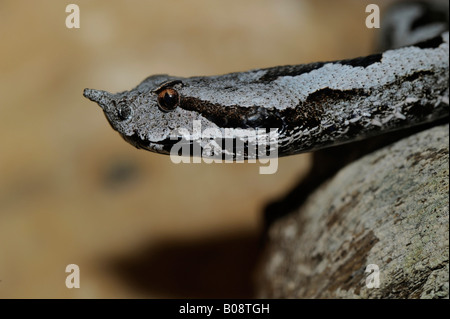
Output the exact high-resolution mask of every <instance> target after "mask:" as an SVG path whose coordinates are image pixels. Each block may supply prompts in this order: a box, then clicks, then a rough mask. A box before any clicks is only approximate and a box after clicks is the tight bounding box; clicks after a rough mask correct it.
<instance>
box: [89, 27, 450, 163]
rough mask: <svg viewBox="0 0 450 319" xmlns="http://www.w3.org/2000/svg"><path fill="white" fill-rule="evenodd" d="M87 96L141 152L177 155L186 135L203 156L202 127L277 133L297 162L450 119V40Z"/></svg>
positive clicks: (153, 80)
mask: <svg viewBox="0 0 450 319" xmlns="http://www.w3.org/2000/svg"><path fill="white" fill-rule="evenodd" d="M84 96H85V97H87V98H88V99H90V100H91V101H94V102H97V103H98V104H99V105H100V107H101V108H102V109H103V111H104V113H105V115H106V118H107V119H108V121H109V123H110V124H111V126H112V127H113V128H114V130H116V131H117V132H119V133H120V135H121V136H122V137H123V138H124V139H125V140H126V141H128V142H129V143H131V144H132V145H134V146H136V147H137V148H141V149H145V150H149V151H152V152H157V153H163V154H169V153H170V150H171V148H172V147H173V145H174V143H176V142H177V141H180V139H181V133H180V132H181V131H182V130H184V133H183V134H184V135H186V134H187V135H188V136H187V138H186V139H187V140H188V141H189V143H198V144H199V145H201V146H202V147H205V143H206V144H207V143H208V141H205V139H202V136H200V135H199V134H196V133H195V132H194V131H195V122H197V123H199V124H201V128H202V129H210V131H211V132H218V133H217V136H214V134H213V135H212V136H211V135H210V136H211V137H212V138H214V137H217V138H218V139H219V140H221V139H224V136H226V134H225V133H224V130H226V129H230V130H235V131H239V132H241V133H242V135H243V136H245V135H246V134H247V133H248V135H250V134H251V131H255V130H258V132H263V134H266V135H268V134H269V129H275V130H276V133H277V135H276V136H277V139H276V140H270V143H276V147H277V148H278V156H287V155H293V154H298V153H302V152H306V151H312V150H319V149H323V148H326V147H329V146H334V145H338V144H343V143H348V142H354V141H357V140H361V139H365V138H368V137H371V136H376V135H380V134H384V133H386V132H390V131H394V130H400V129H405V128H409V127H412V126H415V125H419V124H423V123H427V122H432V121H436V120H439V119H442V118H446V117H448V115H449V34H448V31H442V30H441V31H440V32H439V33H438V34H437V35H436V34H435V35H434V36H433V37H431V38H427V39H425V40H423V39H422V41H419V42H418V43H416V44H412V45H406V46H403V47H400V48H396V49H387V50H385V51H383V52H381V53H376V54H372V55H369V56H365V57H358V58H353V59H346V60H339V61H332V62H316V63H310V64H301V65H288V66H279V67H272V68H266V69H256V70H251V71H247V72H237V73H230V74H225V75H219V76H196V77H189V78H183V77H175V76H169V75H153V76H150V77H148V78H146V79H145V80H144V81H143V82H142V83H140V84H139V85H138V86H137V87H135V88H134V89H132V90H130V91H124V92H120V93H117V94H112V93H108V92H106V91H102V90H93V89H85V90H84ZM186 132H188V133H186ZM234 138H241V137H239V136H238V137H236V136H234ZM249 143H251V141H249ZM219 144H220V143H219ZM271 146H272V145H271ZM216 151H217V150H216ZM219 152H220V150H219ZM231 152H234V151H231ZM234 155H236V154H234Z"/></svg>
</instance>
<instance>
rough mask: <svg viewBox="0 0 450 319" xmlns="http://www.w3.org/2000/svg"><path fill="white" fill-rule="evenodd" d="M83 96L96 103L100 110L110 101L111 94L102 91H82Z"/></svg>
mask: <svg viewBox="0 0 450 319" xmlns="http://www.w3.org/2000/svg"><path fill="white" fill-rule="evenodd" d="M83 96H84V97H85V98H88V99H89V100H91V101H92V102H96V103H97V104H98V105H100V107H101V108H102V109H104V108H105V107H106V106H107V105H108V104H109V103H110V102H111V101H112V94H111V93H109V92H106V91H102V90H94V89H84V91H83Z"/></svg>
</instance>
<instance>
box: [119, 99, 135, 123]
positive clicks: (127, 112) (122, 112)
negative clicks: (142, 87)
mask: <svg viewBox="0 0 450 319" xmlns="http://www.w3.org/2000/svg"><path fill="white" fill-rule="evenodd" d="M117 115H118V116H119V119H120V120H121V121H125V120H128V119H129V118H131V115H132V111H131V107H130V106H129V105H128V104H126V103H119V105H118V107H117Z"/></svg>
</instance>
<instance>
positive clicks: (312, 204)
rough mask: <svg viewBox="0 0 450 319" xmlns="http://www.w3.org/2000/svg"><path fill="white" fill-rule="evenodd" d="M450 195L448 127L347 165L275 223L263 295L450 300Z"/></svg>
mask: <svg viewBox="0 0 450 319" xmlns="http://www.w3.org/2000/svg"><path fill="white" fill-rule="evenodd" d="M448 193H449V126H448V124H447V125H443V126H438V127H435V128H432V129H429V130H427V131H423V132H420V133H418V134H416V135H413V136H410V137H408V138H406V139H403V140H401V141H399V142H397V143H395V144H392V145H390V146H388V147H385V148H383V149H381V150H379V151H376V152H374V153H372V154H369V155H367V156H365V157H363V158H362V159H360V160H358V161H356V162H354V163H352V164H350V165H348V166H347V167H345V168H343V169H342V170H341V171H340V172H339V173H338V174H337V175H336V176H335V177H334V178H332V179H331V180H330V181H328V182H326V183H325V184H324V185H322V186H321V187H320V188H319V189H317V190H316V191H315V192H314V193H313V194H312V195H311V196H310V197H309V198H308V200H307V201H306V202H305V204H304V205H303V206H302V207H301V208H300V209H298V210H297V211H295V212H293V213H292V214H290V215H288V216H286V217H283V218H282V219H280V220H278V221H277V222H275V223H274V224H273V225H272V226H271V228H270V229H269V234H268V242H267V245H266V246H265V251H264V254H263V258H262V260H261V263H260V265H259V271H258V273H257V279H258V287H257V292H258V297H261V298H448V297H449V292H448V291H449V264H448V261H449V197H448ZM370 264H374V265H375V266H370V267H375V269H376V267H378V270H379V272H376V271H373V270H372V271H370V272H365V271H366V268H367V266H368V265H370ZM377 275H379V287H378V288H375V287H372V288H369V287H367V286H366V279H371V280H370V282H369V284H370V283H372V284H374V283H376V281H375V277H376V276H377ZM369 276H370V278H369Z"/></svg>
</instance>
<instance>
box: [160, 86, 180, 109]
mask: <svg viewBox="0 0 450 319" xmlns="http://www.w3.org/2000/svg"><path fill="white" fill-rule="evenodd" d="M178 104H180V95H179V94H178V92H177V91H176V90H174V89H172V88H167V89H164V90H162V91H161V92H159V93H158V105H159V108H160V109H161V110H162V111H164V112H169V111H173V110H174V109H175V108H176V107H177V106H178Z"/></svg>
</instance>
